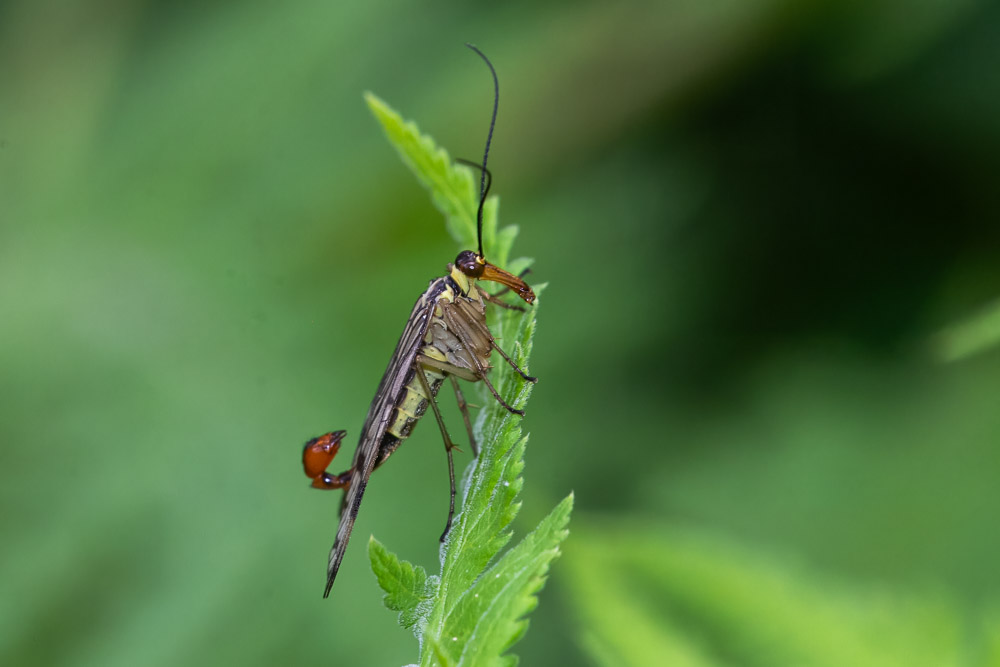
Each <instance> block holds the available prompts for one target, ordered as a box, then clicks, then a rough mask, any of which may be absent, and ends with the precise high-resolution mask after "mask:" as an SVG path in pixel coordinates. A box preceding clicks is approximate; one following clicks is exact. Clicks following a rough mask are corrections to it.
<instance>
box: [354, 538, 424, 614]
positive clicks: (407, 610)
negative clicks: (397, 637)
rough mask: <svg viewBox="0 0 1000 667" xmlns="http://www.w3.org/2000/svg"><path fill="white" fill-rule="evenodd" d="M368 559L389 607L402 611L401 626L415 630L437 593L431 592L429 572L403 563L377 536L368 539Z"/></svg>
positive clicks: (408, 563)
mask: <svg viewBox="0 0 1000 667" xmlns="http://www.w3.org/2000/svg"><path fill="white" fill-rule="evenodd" d="M368 559H369V560H370V561H371V564H372V572H374V573H375V577H376V579H378V585H379V586H380V587H381V588H382V590H383V591H385V596H384V597H383V598H382V601H383V602H384V603H385V606H386V607H388V608H389V609H391V610H392V611H398V612H399V624H400V625H402V626H403V627H404V628H406V629H408V630H409V629H412V628H413V627H414V626H415V625H416V624H417V622H418V621H419V620H420V618H421V611H422V610H421V605H423V604H424V603H425V602H426V601H427V600H428V599H429V598H430V596H431V595H432V594H433V591H429V590H428V588H429V587H428V581H427V571H426V570H424V568H422V567H420V566H419V565H417V566H414V565H413V564H412V563H410V562H409V561H405V560H400V559H399V557H398V556H396V554H394V553H392V552H391V551H389V550H388V549H386V548H385V546H384V545H383V544H382V543H381V542H379V541H378V540H376V539H375V537H374V536H372V537H370V538H369V539H368Z"/></svg>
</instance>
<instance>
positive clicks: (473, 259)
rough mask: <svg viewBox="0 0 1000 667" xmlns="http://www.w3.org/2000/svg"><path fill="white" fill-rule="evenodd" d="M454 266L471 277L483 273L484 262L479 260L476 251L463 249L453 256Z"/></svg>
mask: <svg viewBox="0 0 1000 667" xmlns="http://www.w3.org/2000/svg"><path fill="white" fill-rule="evenodd" d="M455 266H457V267H458V268H459V270H460V271H461V272H462V273H464V274H465V275H467V276H469V277H471V278H478V277H480V276H481V275H483V268H484V264H483V263H482V262H480V261H479V258H478V257H477V256H476V253H474V252H472V251H471V250H463V251H462V252H460V253H458V257H456V258H455Z"/></svg>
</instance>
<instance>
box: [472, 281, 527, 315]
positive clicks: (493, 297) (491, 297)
mask: <svg viewBox="0 0 1000 667" xmlns="http://www.w3.org/2000/svg"><path fill="white" fill-rule="evenodd" d="M509 289H510V288H509V287H504V288H503V290H501V291H500V292H497V293H496V294H490V293H489V292H482V291H481V292H479V293H480V294H481V295H482V297H483V300H484V301H489V302H490V303H492V304H493V305H494V306H500V307H501V308H506V309H507V310H517V311H520V312H522V313H523V312H524V306H519V305H517V304H516V303H507V302H506V301H503V300H502V299H498V298H497V296H498V295H499V294H501V293H503V292H504V291H506V290H509Z"/></svg>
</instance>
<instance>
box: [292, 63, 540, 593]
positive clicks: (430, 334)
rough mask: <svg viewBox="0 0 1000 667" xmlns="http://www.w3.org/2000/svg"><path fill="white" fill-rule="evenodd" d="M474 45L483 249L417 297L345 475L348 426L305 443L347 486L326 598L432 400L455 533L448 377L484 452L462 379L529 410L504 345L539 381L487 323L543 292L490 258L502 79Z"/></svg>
mask: <svg viewBox="0 0 1000 667" xmlns="http://www.w3.org/2000/svg"><path fill="white" fill-rule="evenodd" d="M466 46H468V47H469V48H470V49H472V50H473V51H475V52H476V54H478V55H479V57H480V58H482V59H483V61H484V62H485V63H486V65H487V67H489V70H490V74H491V75H492V76H493V91H494V97H493V115H492V117H491V119H490V129H489V133H488V135H487V138H486V149H485V150H484V151H483V162H482V165H481V166H480V165H473V166H475V167H476V168H477V169H480V171H481V176H480V181H479V208H478V211H477V214H476V222H477V233H478V240H479V249H478V251H477V252H474V251H472V250H464V251H462V252H460V253H459V254H458V257H456V258H455V261H454V262H453V263H451V264H448V269H447V270H448V273H447V275H444V276H442V277H440V278H435V279H434V280H431V282H430V285H429V286H428V288H427V291H425V292H424V293H423V294H422V295H421V296H420V298H419V299H417V303H416V304H415V305H414V306H413V311H412V312H411V313H410V318H409V320H407V322H406V328H404V329H403V335H402V336H400V339H399V342H398V343H397V344H396V350H395V352H393V354H392V358H391V359H390V360H389V366H388V367H387V368H386V370H385V374H384V375H383V376H382V381H381V382H380V383H379V386H378V390H377V391H376V392H375V398H374V399H373V400H372V402H371V406H370V407H369V408H368V416H367V417H366V418H365V423H364V426H363V427H362V429H361V437H360V440H359V441H358V448H357V450H355V452H354V460H353V462H352V463H351V467H350V468H348V469H347V470H345V471H344V472H342V473H340V474H339V475H332V474H330V473H328V472H326V468H327V466H329V465H330V463H331V462H332V461H333V458H334V457H335V456H336V455H337V452H338V451H339V449H340V443H341V441H342V440H343V439H344V436H345V435H346V433H345V431H333V432H331V433H326V434H324V435H321V436H319V437H318V438H313V439H312V440H309V441H308V442H307V443H306V444H305V446H304V447H303V450H302V465H303V468H304V470H305V473H306V475H307V476H308V477H309V478H310V479H312V486H313V487H315V488H318V489H344V497H343V500H342V501H341V505H340V526H339V528H338V529H337V536H336V538H335V540H334V543H333V547H332V548H331V550H330V559H329V563H328V566H327V579H326V589H325V590H324V591H323V597H328V596H329V595H330V589H331V588H332V587H333V582H334V580H335V579H336V577H337V571H338V570H339V569H340V563H341V561H342V560H343V558H344V553H345V551H346V549H347V543H348V540H350V537H351V530H352V529H353V528H354V521H355V519H356V518H357V516H358V508H359V507H360V506H361V498H362V496H364V493H365V487H366V486H367V485H368V479H369V477H370V476H371V474H372V471H373V470H375V468H377V467H378V466H380V465H382V464H383V463H385V461H386V460H387V459H388V458H389V457H390V456H391V455H392V453H393V452H394V451H396V449H397V448H398V447H399V446H400V445H401V444H402V443H403V441H404V440H405V439H406V438H407V437H409V435H410V434H411V433H412V432H413V428H414V427H415V426H416V425H417V422H418V421H419V420H420V418H421V417H422V416H423V415H424V413H425V412H426V411H427V407H428V406H430V407H431V410H432V411H433V413H434V417H435V419H436V420H437V423H438V427H439V428H440V430H441V436H442V438H443V439H444V446H445V451H446V452H447V456H448V477H449V480H450V482H451V500H450V505H449V509H448V520H447V522H446V524H445V529H444V533H443V534H442V535H441V540H442V541H444V538H445V536H446V535H447V534H448V531H449V530H450V528H451V522H452V519H453V517H454V514H455V465H454V461H453V458H452V450H453V449H455V443H454V442H452V439H451V436H450V435H449V434H448V429H447V428H446V427H445V423H444V420H443V419H442V417H441V411H440V409H439V408H438V405H437V400H436V397H437V393H438V390H439V389H440V388H441V385H442V384H443V383H444V380H445V379H446V378H448V379H449V380H450V381H451V384H452V387H453V388H454V390H455V396H456V398H457V400H458V406H459V409H460V410H461V413H462V417H463V420H464V422H465V428H466V432H467V433H468V436H469V442H470V445H471V447H472V450H473V455H477V456H478V453H479V452H478V449H477V447H476V443H475V439H474V437H473V434H472V426H471V422H470V420H469V413H468V404H467V403H466V401H465V397H464V396H463V395H462V391H461V388H460V387H459V385H458V379H462V380H467V381H469V382H478V381H482V382H483V383H484V384H485V385H486V386H487V388H489V390H490V392H491V393H492V394H493V397H494V398H495V399H496V400H497V401H498V402H499V403H500V405H502V406H503V407H504V408H506V409H507V410H508V411H510V412H511V413H514V414H517V415H521V416H523V415H524V412H523V411H522V410H518V409H515V408H513V407H511V406H510V405H509V404H508V403H507V402H506V401H505V400H504V399H503V397H502V396H500V394H499V393H497V390H496V389H495V388H494V387H493V384H492V383H491V382H490V381H489V378H488V377H487V373H488V372H489V370H490V368H492V366H491V364H490V356H491V354H492V352H493V350H496V351H497V352H499V353H500V355H501V356H502V357H503V358H504V360H505V361H506V362H507V363H508V364H510V366H511V367H512V368H513V369H514V370H515V371H517V372H518V373H519V374H520V375H521V377H523V378H524V379H525V380H527V381H529V382H536V381H537V379H536V378H533V377H531V376H530V375H528V374H527V373H525V372H524V371H523V370H521V369H520V368H519V367H518V365H517V364H516V363H515V362H514V361H513V360H512V359H511V358H510V357H509V356H508V355H507V354H506V353H504V351H503V350H502V349H501V348H500V347H499V345H497V342H496V340H495V339H494V338H493V335H492V334H491V333H490V330H489V328H488V327H487V326H486V303H487V302H489V303H493V304H496V305H498V306H501V307H504V308H511V309H516V310H523V308H522V307H521V306H515V305H510V304H507V303H505V302H504V301H501V300H500V299H498V298H497V296H498V295H499V294H500V293H502V292H503V291H506V290H508V289H510V290H512V291H513V292H514V293H515V294H517V295H518V296H519V297H520V298H521V299H523V300H524V301H525V302H526V303H527V304H529V305H530V304H532V303H533V302H534V300H535V293H534V292H533V291H532V290H531V287H529V286H528V285H527V283H525V282H524V281H523V280H522V279H521V277H520V276H515V275H513V274H511V273H508V272H507V271H504V270H503V269H500V268H499V267H496V266H494V265H493V264H490V263H489V262H487V261H486V259H485V258H484V256H483V204H484V203H485V201H486V195H487V194H488V192H489V188H490V185H491V183H492V177H491V176H490V173H489V171H488V170H487V169H486V161H487V158H488V157H489V152H490V142H491V141H492V139H493V128H494V126H495V124H496V117H497V106H498V103H499V98H500V85H499V82H498V81H497V75H496V70H494V69H493V64H492V63H490V61H489V59H488V58H487V57H486V56H485V55H483V53H482V52H481V51H480V50H479V49H477V48H476V47H475V46H472V45H471V44H467V45H466ZM463 162H464V161H463ZM522 275H523V274H522ZM479 281H492V282H496V283H499V284H501V285H504V288H503V289H502V290H501V292H498V293H497V294H496V295H491V294H489V293H487V292H485V291H483V290H482V289H480V288H479V287H477V284H476V283H477V282H479Z"/></svg>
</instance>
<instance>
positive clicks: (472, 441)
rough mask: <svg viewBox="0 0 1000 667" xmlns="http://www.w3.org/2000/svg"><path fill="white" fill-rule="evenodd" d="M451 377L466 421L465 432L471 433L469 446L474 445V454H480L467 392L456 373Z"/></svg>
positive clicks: (456, 397)
mask: <svg viewBox="0 0 1000 667" xmlns="http://www.w3.org/2000/svg"><path fill="white" fill-rule="evenodd" d="M448 377H449V378H450V379H451V386H452V387H453V388H454V389H455V399H456V400H457V401H458V409H459V410H460V411H461V412H462V420H463V421H464V422H465V432H466V433H468V434H469V446H470V447H472V455H473V456H479V447H477V446H476V436H474V435H473V434H472V422H471V421H470V420H469V404H468V403H467V402H466V401H465V394H463V393H462V389H461V388H460V387H459V386H458V380H456V379H455V376H454V375H449V376H448Z"/></svg>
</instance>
